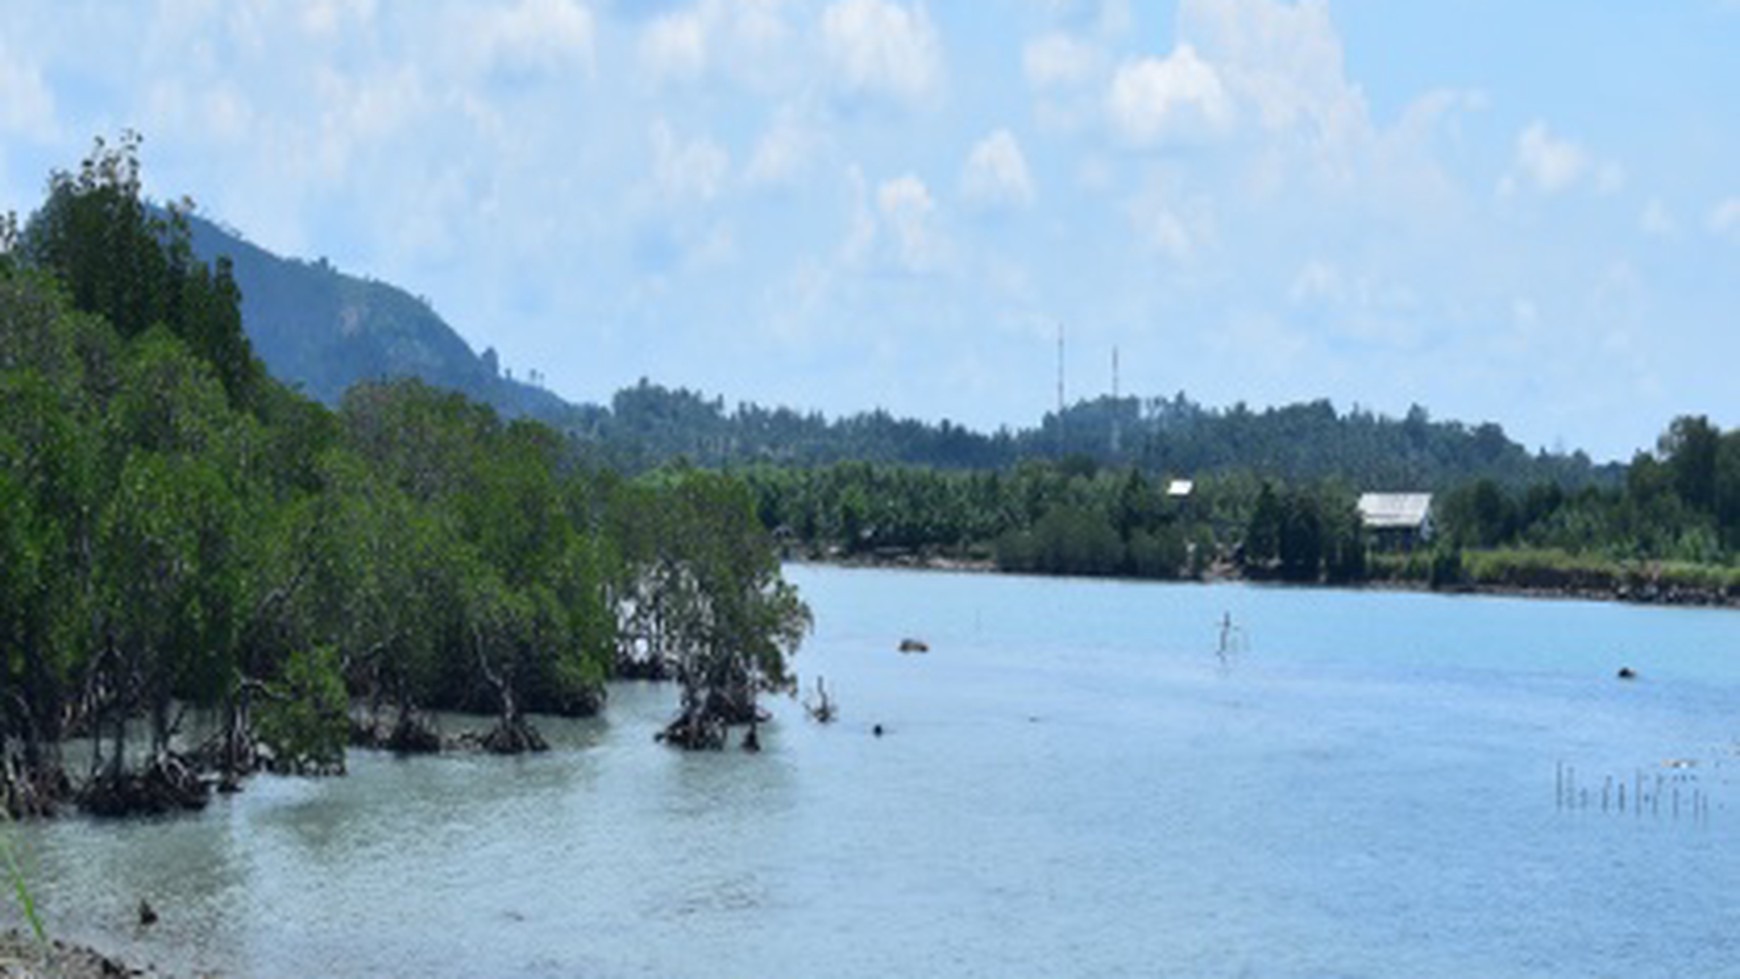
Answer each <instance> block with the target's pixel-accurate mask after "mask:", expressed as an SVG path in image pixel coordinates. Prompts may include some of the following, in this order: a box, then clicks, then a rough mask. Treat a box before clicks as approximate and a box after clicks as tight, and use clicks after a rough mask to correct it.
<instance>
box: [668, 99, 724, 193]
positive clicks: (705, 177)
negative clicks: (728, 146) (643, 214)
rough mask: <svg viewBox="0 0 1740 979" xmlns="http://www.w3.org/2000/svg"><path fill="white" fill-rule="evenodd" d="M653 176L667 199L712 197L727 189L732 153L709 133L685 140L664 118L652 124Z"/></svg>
mask: <svg viewBox="0 0 1740 979" xmlns="http://www.w3.org/2000/svg"><path fill="white" fill-rule="evenodd" d="M651 139H652V149H653V180H654V181H655V182H656V183H657V185H658V188H659V192H660V194H661V196H662V197H663V198H664V200H665V201H666V202H667V203H671V204H678V203H682V202H691V201H700V202H706V201H711V200H713V199H714V198H716V197H718V196H719V193H720V192H721V191H722V190H723V189H724V185H725V178H726V176H727V174H729V173H730V171H731V154H730V153H728V152H726V150H725V148H724V147H722V146H720V145H719V144H718V143H715V142H713V141H712V140H710V139H708V138H707V137H705V136H697V137H695V138H694V139H690V140H684V139H682V138H680V137H679V136H677V134H676V133H675V132H673V131H672V129H671V127H670V124H669V123H666V122H665V121H664V120H663V119H660V120H658V121H656V122H654V123H653V125H652V133H651Z"/></svg>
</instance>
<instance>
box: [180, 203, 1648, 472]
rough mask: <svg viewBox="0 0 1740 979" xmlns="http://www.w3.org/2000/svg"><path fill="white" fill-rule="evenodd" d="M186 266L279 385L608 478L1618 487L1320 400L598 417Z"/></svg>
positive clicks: (244, 256) (225, 247)
mask: <svg viewBox="0 0 1740 979" xmlns="http://www.w3.org/2000/svg"><path fill="white" fill-rule="evenodd" d="M191 231H192V242H193V248H194V252H195V254H196V255H197V256H198V257H199V258H201V259H202V260H205V261H215V260H216V259H217V258H219V257H220V256H228V257H229V258H230V260H231V261H232V262H233V265H234V276H235V281H236V284H237V286H238V287H239V288H240V290H241V293H242V315H243V321H244V326H245V328H246V330H247V333H248V337H249V339H250V340H251V341H252V342H253V345H254V349H255V350H256V351H258V353H259V355H260V357H261V359H262V360H263V361H264V362H265V364H266V367H267V369H268V370H270V371H271V373H272V374H273V375H274V376H275V377H277V378H278V379H279V380H282V381H286V382H288V383H291V384H295V385H300V386H301V387H302V388H303V390H304V391H306V392H307V393H308V394H310V395H311V396H313V397H315V398H318V399H319V400H321V401H323V402H325V403H327V404H328V405H336V404H338V402H339V399H340V398H341V397H342V396H343V394H344V392H345V391H346V390H347V389H349V388H350V386H351V385H352V384H354V383H356V382H357V381H362V380H378V379H384V378H396V377H416V378H420V379H422V380H423V381H425V382H427V383H429V384H433V385H436V386H439V387H443V388H448V389H451V390H455V391H459V392H461V393H463V394H465V395H467V396H468V397H471V398H472V399H474V400H477V401H481V402H483V403H485V404H488V405H490V406H492V407H494V408H495V409H496V410H498V411H500V412H501V413H502V414H504V415H506V416H510V417H513V416H522V415H524V416H530V417H533V418H537V419H539V420H541V421H544V422H547V423H550V424H552V425H555V426H557V427H558V428H562V429H564V430H566V431H568V432H570V433H573V434H575V435H578V436H580V437H581V438H582V440H583V442H584V443H585V444H588V445H590V446H591V447H592V449H593V450H594V451H595V452H596V453H597V454H598V455H599V456H601V457H602V459H603V460H604V461H607V462H609V463H611V464H613V465H614V466H616V467H618V468H621V469H624V470H628V471H642V470H645V469H648V468H652V467H655V466H657V465H660V464H662V463H664V462H668V461H671V460H673V459H676V458H685V459H688V460H689V461H691V462H694V463H697V464H700V465H706V466H731V465H746V464H760V463H767V464H774V465H793V466H817V465H829V464H832V463H837V462H846V461H864V462H880V463H894V464H904V465H919V466H929V467H935V468H942V469H1001V468H1006V467H1009V466H1012V465H1015V464H1017V463H1019V462H1021V461H1022V460H1025V459H1053V460H1055V459H1059V458H1063V457H1071V458H1074V459H1075V460H1077V461H1078V462H1085V463H1087V464H1092V465H1119V466H1123V465H1136V466H1140V467H1142V468H1145V469H1147V470H1149V471H1152V472H1156V473H1170V474H1174V475H1195V474H1201V473H1208V472H1227V471H1247V472H1254V473H1258V474H1260V475H1264V476H1277V477H1282V478H1286V479H1300V480H1303V479H1321V478H1325V477H1339V478H1341V479H1343V480H1345V481H1347V482H1349V483H1351V484H1354V485H1357V486H1360V487H1376V488H1410V489H1436V488H1447V487H1450V486H1454V485H1458V484H1461V483H1463V482H1467V481H1469V480H1472V479H1478V478H1489V479H1493V480H1495V481H1497V482H1499V483H1501V484H1504V485H1509V486H1522V485H1527V484H1532V483H1537V482H1556V483H1559V484H1561V485H1565V486H1580V485H1586V484H1590V483H1607V482H1612V481H1613V480H1616V479H1617V477H1618V473H1619V467H1617V466H1607V467H1596V466H1594V465H1592V464H1591V463H1590V461H1589V459H1588V458H1587V457H1586V456H1584V455H1582V454H1581V453H1575V454H1569V455H1564V454H1548V453H1544V452H1542V453H1533V452H1530V451H1529V450H1527V449H1526V448H1524V447H1523V446H1521V445H1518V444H1517V443H1516V442H1514V441H1512V440H1511V439H1510V438H1509V437H1507V436H1506V435H1505V433H1504V431H1503V429H1501V428H1500V427H1499V426H1498V425H1496V424H1492V423H1486V424H1480V425H1475V426H1468V425H1464V424H1462V423H1459V422H1453V421H1451V422H1445V421H1434V420H1432V419H1431V418H1430V417H1429V416H1428V415H1427V413H1426V411H1425V410H1424V409H1422V408H1418V407H1416V408H1414V409H1413V410H1411V411H1410V412H1409V413H1408V414H1407V416H1406V417H1403V418H1399V419H1397V418H1389V417H1385V416H1381V415H1377V414H1374V413H1372V412H1369V411H1362V410H1358V409H1355V410H1351V411H1338V410H1337V409H1336V408H1334V407H1333V406H1332V405H1331V404H1330V403H1329V402H1327V401H1316V402H1312V403H1309V404H1297V405H1289V406H1286V407H1281V408H1267V409H1262V410H1251V409H1248V408H1246V407H1245V406H1244V405H1242V404H1241V405H1236V406H1234V407H1232V408H1230V409H1214V408H1207V407H1204V406H1202V405H1199V404H1196V403H1194V402H1192V401H1190V400H1189V399H1188V398H1186V397H1185V396H1184V395H1183V394H1182V393H1181V394H1179V395H1177V396H1176V397H1173V398H1170V399H1168V398H1155V399H1140V398H1134V397H1125V398H1117V399H1114V398H1105V397H1103V398H1098V399H1095V400H1091V401H1081V402H1077V403H1076V404H1075V405H1073V406H1070V407H1068V408H1067V409H1065V410H1064V411H1063V412H1062V413H1061V414H1059V413H1056V412H1051V413H1047V414H1046V415H1045V416H1044V417H1043V418H1042V419H1040V420H1039V422H1038V423H1037V424H1036V425H1033V426H1032V427H1027V428H1021V429H1015V430H1007V429H1006V430H1000V431H998V432H995V433H983V432H976V431H973V430H971V429H968V428H964V427H962V426H959V425H955V424H952V423H950V422H948V421H943V422H940V423H935V424H932V423H928V422H922V421H916V420H913V419H903V418H896V417H894V416H892V415H890V414H888V413H887V412H884V411H869V412H861V413H859V414H855V415H850V416H846V417H843V418H835V419H829V418H826V417H824V416H822V415H821V414H819V413H814V412H811V413H803V412H798V411H793V410H791V409H787V408H766V407H761V406H759V405H755V404H743V405H738V406H736V407H734V408H727V406H726V404H725V402H724V400H723V399H720V398H708V397H706V396H704V395H702V394H699V393H697V392H694V391H689V390H685V389H681V388H677V389H672V388H666V387H663V386H660V385H658V384H654V383H650V382H648V381H645V380H643V381H641V383H639V384H638V385H635V386H633V387H630V388H626V389H624V390H622V391H620V392H618V393H617V394H616V395H615V396H614V397H613V398H612V399H611V404H610V406H609V407H608V408H604V407H599V406H596V405H576V404H571V403H569V402H566V401H564V400H562V399H561V398H558V397H557V396H556V395H554V394H552V393H550V392H549V391H546V390H544V389H542V388H540V387H536V386H533V385H530V384H526V383H523V382H521V381H516V380H512V379H510V378H507V377H505V376H503V375H502V373H501V371H500V370H499V366H498V364H497V362H496V357H495V354H494V352H493V350H486V351H484V352H483V353H482V354H478V353H476V352H474V351H473V350H472V349H471V347H470V346H468V345H467V344H466V342H465V340H464V339H462V338H461V337H460V336H459V334H457V333H456V332H454V330H453V328H452V327H450V326H448V324H447V323H446V322H445V321H443V320H442V319H441V317H440V316H439V315H437V314H436V313H435V311H434V310H433V309H431V308H430V306H429V304H428V303H427V302H425V301H423V300H421V299H418V298H416V297H413V296H411V295H410V294H408V293H406V292H405V291H404V290H402V289H399V288H397V287H395V286H392V285H389V284H387V283H383V282H378V281H374V280H372V279H365V278H359V277H357V276H353V275H347V274H345V273H342V272H339V271H338V270H336V269H334V268H333V267H332V266H331V265H330V264H328V263H327V262H326V261H325V260H324V259H322V260H319V261H314V262H307V261H301V260H296V259H287V258H281V257H279V256H277V255H274V254H272V253H271V252H268V251H266V250H264V249H262V248H259V247H257V246H255V245H253V244H251V243H249V242H248V241H246V240H245V239H243V238H242V237H241V236H240V235H238V234H235V233H233V232H230V231H227V230H225V229H223V228H222V227H220V226H218V225H216V224H213V223H211V222H209V221H205V220H201V219H199V218H194V219H192V221H191Z"/></svg>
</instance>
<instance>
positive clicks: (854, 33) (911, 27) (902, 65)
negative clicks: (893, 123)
mask: <svg viewBox="0 0 1740 979" xmlns="http://www.w3.org/2000/svg"><path fill="white" fill-rule="evenodd" d="M822 47H823V50H824V52H825V53H826V55H827V57H828V59H829V61H830V63H831V64H832V66H833V68H834V70H835V72H836V73H837V75H838V78H839V82H840V85H841V87H842V89H843V90H844V91H845V92H847V93H848V94H851V95H875V96H885V97H890V98H894V99H896V100H899V101H903V102H908V103H916V102H919V101H921V100H923V99H925V98H928V97H930V96H932V95H934V94H935V93H936V92H937V91H938V90H939V89H940V88H941V85H942V75H943V57H942V42H941V41H940V40H939V39H938V37H937V33H936V28H935V27H934V26H933V25H932V24H931V21H930V16H929V15H928V14H926V13H925V11H924V8H922V7H918V8H912V7H907V6H903V5H901V4H899V3H894V2H892V0H839V2H837V3H835V4H833V5H832V6H830V7H828V9H827V11H826V12H824V13H823V14H822Z"/></svg>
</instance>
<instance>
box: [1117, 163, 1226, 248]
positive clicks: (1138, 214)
mask: <svg viewBox="0 0 1740 979" xmlns="http://www.w3.org/2000/svg"><path fill="white" fill-rule="evenodd" d="M1177 196H1178V195H1177V194H1176V192H1175V189H1174V188H1172V187H1169V186H1164V185H1162V184H1161V183H1160V182H1151V183H1150V185H1149V186H1148V188H1147V189H1146V190H1145V191H1143V192H1142V193H1141V194H1139V195H1137V196H1136V197H1135V198H1134V199H1133V200H1131V201H1130V203H1129V205H1128V215H1129V219H1130V225H1131V227H1132V228H1133V229H1134V230H1135V232H1136V237H1137V239H1138V240H1139V241H1140V242H1141V244H1142V245H1143V246H1144V247H1146V248H1149V249H1151V250H1153V251H1155V252H1158V253H1159V254H1160V255H1161V256H1162V257H1164V258H1167V259H1169V260H1171V261H1174V262H1184V261H1188V260H1189V259H1190V258H1191V257H1192V256H1193V255H1195V254H1196V252H1197V249H1198V245H1199V243H1200V239H1202V238H1203V237H1205V235H1206V224H1207V222H1206V220H1204V219H1202V218H1200V217H1199V216H1198V215H1197V214H1195V213H1191V212H1188V211H1186V210H1184V209H1181V207H1180V203H1179V201H1178V200H1177V199H1176V198H1177ZM1198 210H1200V208H1198Z"/></svg>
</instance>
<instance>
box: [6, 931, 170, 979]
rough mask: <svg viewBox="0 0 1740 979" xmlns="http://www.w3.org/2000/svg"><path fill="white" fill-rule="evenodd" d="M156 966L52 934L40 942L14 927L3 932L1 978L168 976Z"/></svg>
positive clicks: (66, 978) (60, 978)
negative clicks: (142, 964) (141, 964)
mask: <svg viewBox="0 0 1740 979" xmlns="http://www.w3.org/2000/svg"><path fill="white" fill-rule="evenodd" d="M165 975H166V974H165V973H162V972H159V971H157V969H156V968H155V967H146V968H143V969H141V968H138V967H136V966H133V965H130V964H128V963H127V962H125V961H123V960H122V959H120V958H118V957H116V956H112V955H105V954H103V953H102V952H100V951H98V950H97V949H95V948H92V947H91V946H89V945H80V944H77V943H72V942H65V941H62V940H60V939H58V938H50V939H49V940H48V941H47V942H46V943H41V942H38V941H37V940H36V938H35V937H34V936H33V935H31V934H29V933H27V932H21V931H19V930H17V929H15V928H13V929H7V930H6V931H4V932H0V979H5V977H10V976H18V977H20V979H24V977H32V976H55V977H57V979H114V977H117V976H158V977H162V976H165Z"/></svg>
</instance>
